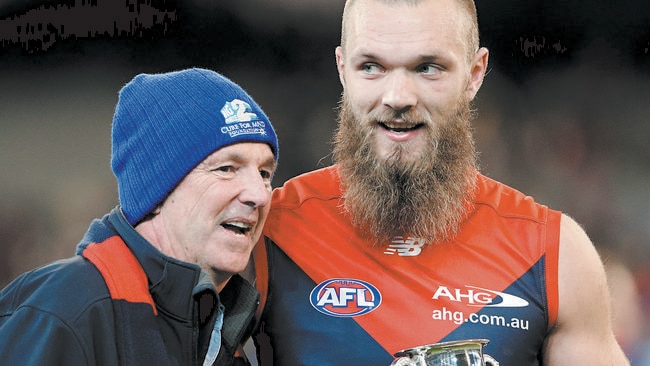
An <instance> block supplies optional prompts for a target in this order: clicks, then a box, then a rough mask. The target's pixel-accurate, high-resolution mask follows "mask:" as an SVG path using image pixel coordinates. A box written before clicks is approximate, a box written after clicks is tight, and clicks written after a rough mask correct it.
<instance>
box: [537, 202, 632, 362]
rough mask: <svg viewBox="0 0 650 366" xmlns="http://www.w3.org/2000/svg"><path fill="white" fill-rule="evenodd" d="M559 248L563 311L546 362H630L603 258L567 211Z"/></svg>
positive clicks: (560, 307) (561, 228)
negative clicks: (616, 327)
mask: <svg viewBox="0 0 650 366" xmlns="http://www.w3.org/2000/svg"><path fill="white" fill-rule="evenodd" d="M559 250H560V252H559V265H558V266H559V270H558V271H559V273H558V281H559V295H558V296H559V310H558V316H557V322H556V324H555V327H554V328H553V329H552V330H551V333H550V335H549V337H548V339H547V340H546V345H545V349H544V365H551V366H559V365H594V366H596V365H603V366H604V365H607V366H611V365H616V366H618V365H629V364H630V363H629V361H628V360H627V358H626V357H625V355H624V353H623V351H622V350H621V348H620V346H619V345H618V343H617V342H616V338H615V337H614V333H613V331H612V324H611V320H612V319H611V311H610V296H609V290H608V288H607V280H606V277H605V270H604V267H603V265H602V262H601V260H600V257H599V255H598V253H597V252H596V249H595V248H594V246H593V244H592V243H591V241H590V240H589V238H588V237H587V234H586V233H585V232H584V230H582V228H581V227H580V226H579V225H578V224H577V223H576V222H575V221H574V220H573V219H571V218H570V217H568V216H566V215H563V216H562V221H561V225H560V249H559Z"/></svg>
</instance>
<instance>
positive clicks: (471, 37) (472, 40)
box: [341, 0, 480, 61]
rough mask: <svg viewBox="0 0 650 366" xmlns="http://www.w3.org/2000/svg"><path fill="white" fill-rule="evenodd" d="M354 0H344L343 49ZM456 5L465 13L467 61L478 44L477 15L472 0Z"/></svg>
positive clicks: (397, 1) (410, 2)
mask: <svg viewBox="0 0 650 366" xmlns="http://www.w3.org/2000/svg"><path fill="white" fill-rule="evenodd" d="M372 1H377V2H380V3H382V4H386V5H406V6H416V5H418V4H421V3H423V2H425V1H430V0H372ZM356 2H357V1H356V0H346V1H345V6H344V8H343V18H342V21H341V47H342V48H343V49H344V50H345V40H346V34H347V32H346V23H347V22H348V18H349V14H350V9H351V8H352V7H353V6H354V4H355V3H356ZM456 2H457V3H458V5H460V6H461V8H462V9H463V10H464V11H465V13H466V14H467V18H466V19H467V25H468V26H466V27H463V28H464V29H465V32H466V35H465V38H466V41H467V44H466V46H467V53H468V55H467V57H468V61H469V60H471V59H472V57H473V56H474V54H475V53H476V51H477V50H478V48H479V45H480V40H479V31H478V15H477V12H476V4H474V0H456Z"/></svg>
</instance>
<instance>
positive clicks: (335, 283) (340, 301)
mask: <svg viewBox="0 0 650 366" xmlns="http://www.w3.org/2000/svg"><path fill="white" fill-rule="evenodd" d="M309 301H310V302H311V306H313V307H314V308H315V309H316V310H318V311H320V312H321V313H323V314H325V315H330V316H336V317H354V316H359V315H363V314H367V313H369V312H371V311H373V310H375V309H376V308H377V307H378V306H379V304H381V294H380V293H379V290H377V288H376V287H375V286H373V285H371V284H369V283H368V282H364V281H360V280H354V279H346V278H332V279H329V280H326V281H324V282H321V283H320V284H319V285H318V286H316V287H314V289H313V290H312V291H311V294H310V295H309Z"/></svg>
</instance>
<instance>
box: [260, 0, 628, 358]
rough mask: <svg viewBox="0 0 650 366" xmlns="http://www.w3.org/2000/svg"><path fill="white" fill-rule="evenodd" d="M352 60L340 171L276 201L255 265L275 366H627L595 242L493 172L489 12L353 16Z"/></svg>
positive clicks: (380, 5) (383, 7)
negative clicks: (405, 359) (444, 357)
mask: <svg viewBox="0 0 650 366" xmlns="http://www.w3.org/2000/svg"><path fill="white" fill-rule="evenodd" d="M336 61H337V68H338V72H339V78H340V81H341V84H342V85H343V98H342V102H341V105H340V108H341V109H340V115H339V128H338V131H337V132H336V135H335V140H334V142H335V146H334V151H333V157H334V160H335V163H336V164H335V165H333V166H331V167H327V168H324V169H320V170H317V171H314V172H310V173H307V174H304V175H301V176H299V177H297V178H294V179H291V180H289V181H287V182H286V183H285V184H284V186H283V187H282V188H279V189H277V190H276V191H275V192H274V195H273V200H272V208H271V212H270V213H269V219H268V221H267V223H266V225H265V229H264V234H265V238H266V239H265V240H264V241H263V242H260V243H258V245H257V246H256V248H255V264H256V274H257V286H258V289H259V290H260V292H261V293H262V305H261V307H260V309H259V315H260V319H261V323H262V327H261V330H262V332H261V333H260V337H258V343H259V344H260V345H263V344H264V341H266V340H268V341H270V343H269V345H270V346H271V350H270V351H269V350H267V349H264V347H260V348H261V350H260V359H261V361H262V365H267V364H270V362H269V361H270V359H272V361H273V363H274V364H275V365H276V366H277V365H318V366H322V365H373V366H377V365H388V364H390V363H391V362H392V361H393V360H394V356H395V355H396V354H399V353H400V351H403V350H411V349H416V348H417V347H419V346H423V345H430V344H434V343H444V344H447V345H448V344H449V342H455V341H462V340H471V342H470V343H475V344H479V345H480V346H481V347H482V350H483V351H484V352H485V354H486V356H485V359H486V360H490V362H491V364H492V365H496V364H498V363H500V364H501V365H518V366H520V365H542V364H543V365H583V364H588V365H626V364H628V362H627V360H626V359H625V356H624V354H623V353H622V351H621V349H620V347H619V346H618V344H617V342H616V339H615V337H614V335H613V332H612V328H611V324H610V309H609V301H610V299H609V294H608V292H607V286H606V280H605V274H604V270H603V267H602V263H601V261H600V258H599V257H598V254H597V252H596V250H595V249H594V247H593V245H592V244H591V242H590V240H589V238H588V237H587V235H586V234H585V233H584V231H583V230H582V229H581V228H580V226H579V225H578V224H577V223H576V222H575V221H574V220H572V219H571V218H569V217H568V216H566V215H564V214H562V213H560V212H558V211H555V210H552V209H549V208H548V207H546V206H543V205H540V204H538V203H536V202H535V201H534V200H533V199H532V198H531V197H528V196H525V195H524V194H522V193H520V192H518V191H516V190H514V189H512V188H510V187H508V186H506V185H504V184H502V183H499V182H496V181H494V180H492V179H490V178H487V177H486V176H484V175H482V174H481V173H479V171H478V169H477V164H476V151H475V148H474V143H473V138H472V132H471V127H470V121H471V117H472V114H473V111H472V109H471V101H472V100H473V99H474V97H475V96H476V93H477V92H478V90H479V88H480V86H481V84H482V82H483V77H484V75H485V71H486V69H487V62H488V50H487V49H485V48H481V47H479V40H478V25H477V16H476V9H475V6H474V3H473V1H471V0H421V1H420V0H409V1H407V0H404V1H399V0H348V1H347V2H346V5H345V9H344V13H343V23H342V36H341V46H340V47H337V49H336ZM262 334H266V335H268V338H265V337H263V336H262ZM453 344H454V345H455V344H456V343H453ZM402 354H404V353H402ZM456 362H457V363H458V364H464V363H462V361H461V360H456ZM413 364H416V363H413ZM453 364H456V363H453Z"/></svg>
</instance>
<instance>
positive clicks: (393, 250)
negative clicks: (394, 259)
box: [384, 236, 424, 257]
mask: <svg viewBox="0 0 650 366" xmlns="http://www.w3.org/2000/svg"><path fill="white" fill-rule="evenodd" d="M423 246H424V241H423V240H422V239H420V238H402V237H401V236H396V237H395V239H393V241H392V242H391V243H390V244H389V245H388V248H386V250H385V251H384V254H388V255H394V254H397V255H399V256H401V257H414V256H416V255H420V253H421V252H422V247H423Z"/></svg>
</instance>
